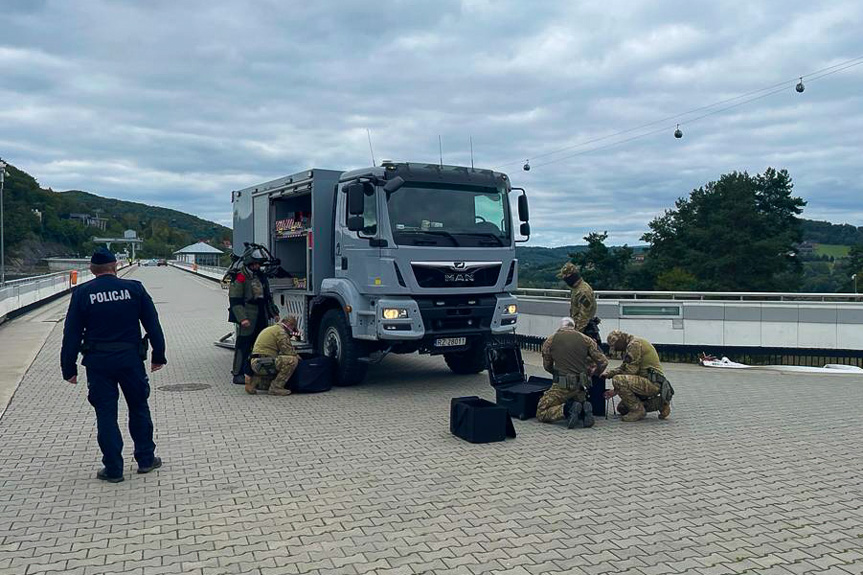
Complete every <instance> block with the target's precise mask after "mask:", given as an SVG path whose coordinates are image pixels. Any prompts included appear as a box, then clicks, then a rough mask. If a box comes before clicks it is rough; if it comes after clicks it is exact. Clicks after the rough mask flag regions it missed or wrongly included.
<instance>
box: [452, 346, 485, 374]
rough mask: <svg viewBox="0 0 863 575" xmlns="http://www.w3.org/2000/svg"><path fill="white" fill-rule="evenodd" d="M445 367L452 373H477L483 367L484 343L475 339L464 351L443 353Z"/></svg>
mask: <svg viewBox="0 0 863 575" xmlns="http://www.w3.org/2000/svg"><path fill="white" fill-rule="evenodd" d="M443 359H444V361H445V362H446V364H447V367H449V368H450V370H451V371H452V372H453V373H457V374H459V375H470V374H474V373H479V372H481V371H482V370H484V369H485V367H486V366H485V362H486V358H485V344H484V342H481V341H477V342H474V343H473V345H471V346H470V348H469V349H467V350H465V351H456V352H452V353H445V354H443Z"/></svg>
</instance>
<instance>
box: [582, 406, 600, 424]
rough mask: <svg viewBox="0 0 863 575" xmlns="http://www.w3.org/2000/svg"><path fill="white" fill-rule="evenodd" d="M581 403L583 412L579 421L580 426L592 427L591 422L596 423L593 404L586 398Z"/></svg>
mask: <svg viewBox="0 0 863 575" xmlns="http://www.w3.org/2000/svg"><path fill="white" fill-rule="evenodd" d="M581 405H582V411H583V412H584V417H583V421H582V422H581V426H582V427H593V424H594V423H596V420H595V419H594V417H593V404H592V403H590V400H589V399H587V400H585V401H584V403H582V404H581Z"/></svg>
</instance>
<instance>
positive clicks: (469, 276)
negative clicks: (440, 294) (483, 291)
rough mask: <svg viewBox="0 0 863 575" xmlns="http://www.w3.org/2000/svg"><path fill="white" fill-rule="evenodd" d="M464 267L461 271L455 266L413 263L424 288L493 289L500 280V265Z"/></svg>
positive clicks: (416, 275)
mask: <svg viewBox="0 0 863 575" xmlns="http://www.w3.org/2000/svg"><path fill="white" fill-rule="evenodd" d="M453 263H458V262H453ZM463 265H464V266H465V267H464V268H463V269H459V268H457V267H456V266H454V265H442V264H420V263H413V264H411V269H412V270H413V272H414V277H415V278H416V280H417V283H418V284H419V286H420V287H422V288H469V287H491V286H493V285H495V284H497V280H498V278H500V268H501V264H499V263H494V264H490V265H483V266H482V267H478V266H473V267H472V266H471V264H470V263H467V264H463Z"/></svg>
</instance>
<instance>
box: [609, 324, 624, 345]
mask: <svg viewBox="0 0 863 575" xmlns="http://www.w3.org/2000/svg"><path fill="white" fill-rule="evenodd" d="M625 338H626V334H625V333H624V332H622V331H620V330H619V329H616V330H614V331H612V332H611V333H610V334H608V337H607V338H606V341H607V342H608V347H610V348H611V349H616V348H617V344H618V343H620V342H621V341H623V340H624V339H625Z"/></svg>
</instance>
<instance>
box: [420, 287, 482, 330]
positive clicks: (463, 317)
mask: <svg viewBox="0 0 863 575" xmlns="http://www.w3.org/2000/svg"><path fill="white" fill-rule="evenodd" d="M416 302H417V305H419V308H420V315H421V316H422V318H423V325H424V326H425V330H426V335H458V334H470V333H478V332H480V331H488V330H489V329H491V320H492V317H493V316H494V309H495V305H496V304H497V299H496V298H495V297H494V296H488V295H484V296H442V297H435V298H416Z"/></svg>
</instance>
